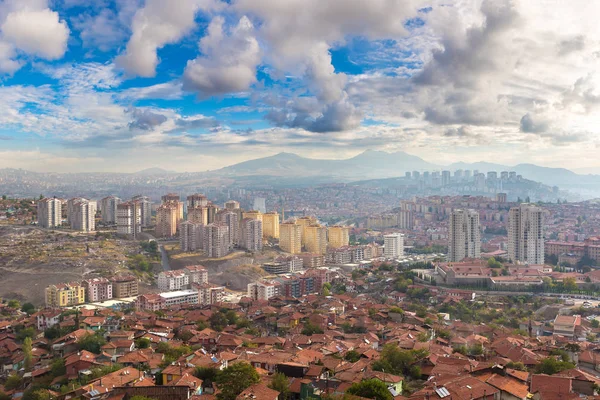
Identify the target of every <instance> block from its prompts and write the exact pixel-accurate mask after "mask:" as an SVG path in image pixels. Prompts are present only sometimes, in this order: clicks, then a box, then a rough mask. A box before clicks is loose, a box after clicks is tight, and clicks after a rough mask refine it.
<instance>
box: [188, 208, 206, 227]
mask: <svg viewBox="0 0 600 400" xmlns="http://www.w3.org/2000/svg"><path fill="white" fill-rule="evenodd" d="M187 220H188V221H189V222H192V223H194V224H202V225H207V224H208V207H204V206H197V207H188V209H187Z"/></svg>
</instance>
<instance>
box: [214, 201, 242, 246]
mask: <svg viewBox="0 0 600 400" xmlns="http://www.w3.org/2000/svg"><path fill="white" fill-rule="evenodd" d="M216 219H217V222H220V223H221V224H224V225H226V226H227V228H228V234H227V240H228V245H229V247H230V248H232V247H233V246H237V245H239V243H240V218H239V215H238V213H236V212H233V211H229V210H227V209H225V210H221V211H219V212H218V213H217V216H216Z"/></svg>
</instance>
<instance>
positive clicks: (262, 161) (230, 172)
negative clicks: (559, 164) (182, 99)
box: [213, 150, 600, 186]
mask: <svg viewBox="0 0 600 400" xmlns="http://www.w3.org/2000/svg"><path fill="white" fill-rule="evenodd" d="M457 169H470V170H479V172H484V173H485V172H488V171H497V172H500V171H515V172H516V173H517V174H519V175H523V176H524V177H526V178H527V179H530V180H533V181H538V182H542V183H544V184H547V185H559V186H560V185H561V184H573V183H586V182H587V183H590V184H592V183H596V184H599V185H600V176H598V175H579V174H576V173H575V172H573V171H570V170H568V169H565V168H548V167H542V166H538V165H534V164H518V165H514V166H508V165H501V164H493V163H487V162H476V163H464V162H459V163H454V164H451V165H445V166H444V165H438V164H433V163H430V162H428V161H425V160H423V159H422V158H420V157H417V156H414V155H411V154H408V153H405V152H402V151H398V152H394V153H387V152H384V151H374V150H367V151H365V152H363V153H361V154H359V155H357V156H355V157H352V158H348V159H343V160H323V159H313V158H306V157H301V156H299V155H297V154H294V153H279V154H275V155H273V156H269V157H263V158H258V159H255V160H249V161H244V162H241V163H239V164H235V165H231V166H229V167H225V168H221V169H219V170H216V171H213V173H214V174H216V175H221V176H252V175H256V176H280V177H282V178H283V177H286V178H287V177H296V176H297V177H307V176H320V177H322V176H328V177H330V178H338V179H341V180H344V181H348V180H362V179H377V178H391V177H402V176H404V174H405V172H407V171H421V172H422V171H436V170H437V171H440V170H450V171H452V172H454V171H455V170H457Z"/></svg>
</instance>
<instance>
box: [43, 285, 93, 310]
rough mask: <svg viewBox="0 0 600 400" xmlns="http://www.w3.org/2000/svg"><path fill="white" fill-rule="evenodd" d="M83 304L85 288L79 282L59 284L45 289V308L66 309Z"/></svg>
mask: <svg viewBox="0 0 600 400" xmlns="http://www.w3.org/2000/svg"><path fill="white" fill-rule="evenodd" d="M83 303H85V287H84V286H82V285H80V284H79V282H71V283H59V284H58V285H50V286H48V287H47V288H46V307H68V306H76V305H78V304H83Z"/></svg>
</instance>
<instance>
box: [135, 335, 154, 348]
mask: <svg viewBox="0 0 600 400" xmlns="http://www.w3.org/2000/svg"><path fill="white" fill-rule="evenodd" d="M150 343H152V342H151V341H150V339H148V338H145V337H141V338H139V339H135V347H137V348H138V349H147V348H148V347H150Z"/></svg>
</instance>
